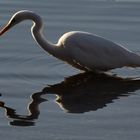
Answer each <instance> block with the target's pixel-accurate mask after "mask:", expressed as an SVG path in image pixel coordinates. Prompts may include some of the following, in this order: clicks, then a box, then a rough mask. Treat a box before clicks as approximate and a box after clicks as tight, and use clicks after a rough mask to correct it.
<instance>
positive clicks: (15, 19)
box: [0, 10, 41, 36]
mask: <svg viewBox="0 0 140 140" xmlns="http://www.w3.org/2000/svg"><path fill="white" fill-rule="evenodd" d="M26 19H31V20H33V21H36V20H38V22H39V21H41V19H40V17H39V16H38V15H37V14H35V13H33V12H32V11H28V10H22V11H18V12H17V13H15V14H14V15H13V16H12V17H11V19H10V20H9V22H8V23H7V24H6V25H5V26H4V27H3V29H2V30H1V31H0V36H1V35H3V34H4V33H5V32H6V31H8V30H9V29H10V28H12V27H13V26H15V25H16V24H18V23H20V22H21V21H23V20H26Z"/></svg>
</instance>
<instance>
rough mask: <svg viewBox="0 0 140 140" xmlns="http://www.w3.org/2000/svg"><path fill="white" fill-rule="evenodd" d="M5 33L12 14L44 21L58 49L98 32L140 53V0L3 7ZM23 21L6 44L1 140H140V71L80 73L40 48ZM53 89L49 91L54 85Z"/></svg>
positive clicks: (1, 68)
mask: <svg viewBox="0 0 140 140" xmlns="http://www.w3.org/2000/svg"><path fill="white" fill-rule="evenodd" d="M0 7H1V8H0V26H1V27H2V26H3V25H4V24H5V23H6V22H7V21H8V19H9V18H10V17H11V15H12V14H13V13H15V12H16V11H18V10H23V9H28V10H32V11H35V12H37V13H38V14H40V15H41V16H42V18H43V20H44V22H45V29H44V34H45V36H46V38H47V39H48V40H50V41H52V42H54V43H56V42H57V40H58V38H59V37H60V36H61V35H62V34H63V33H65V32H67V31H70V30H83V31H88V32H92V33H95V34H98V35H101V36H104V37H105V38H108V39H110V40H112V41H114V42H117V43H120V44H122V45H124V46H125V47H127V48H128V49H131V50H133V51H134V52H137V53H139V52H140V47H139V44H140V1H139V0H137V1H136V0H116V1H115V0H99V1H97V0H71V1H66V0H59V1H58V0H39V1H33V0H24V1H20V0H12V1H7V0H5V1H3V2H2V1H0ZM31 24H32V23H31V22H27V21H26V22H23V23H21V24H20V25H17V26H16V27H15V28H13V29H11V30H10V31H9V32H8V33H6V34H5V35H4V36H2V37H1V39H0V93H1V97H0V106H1V108H0V137H1V139H3V140H8V139H11V138H13V139H15V140H19V139H20V140H24V139H37V140H41V139H51V140H85V139H86V140H93V139H95V140H98V139H99V140H100V139H101V140H118V139H120V140H132V139H135V140H139V137H140V119H139V118H140V110H139V107H140V80H139V79H137V80H131V79H124V77H139V75H140V69H125V68H123V69H118V70H115V71H113V73H114V74H117V75H118V76H117V77H116V76H108V75H104V74H101V75H92V74H90V73H86V74H80V71H78V70H76V69H74V68H72V67H71V66H69V65H67V64H65V63H63V62H61V61H59V60H57V59H56V58H53V57H52V56H50V55H49V54H47V53H45V52H44V51H43V50H42V49H41V48H39V47H38V46H37V45H36V43H35V42H34V40H33V39H32V37H31V34H30V26H31ZM49 85H50V86H49Z"/></svg>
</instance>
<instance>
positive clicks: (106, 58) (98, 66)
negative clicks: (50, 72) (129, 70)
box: [0, 10, 140, 71]
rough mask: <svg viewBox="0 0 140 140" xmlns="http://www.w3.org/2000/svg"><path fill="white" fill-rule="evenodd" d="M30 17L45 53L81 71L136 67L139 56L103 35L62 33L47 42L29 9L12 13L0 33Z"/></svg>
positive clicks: (139, 60) (38, 20)
mask: <svg viewBox="0 0 140 140" xmlns="http://www.w3.org/2000/svg"><path fill="white" fill-rule="evenodd" d="M27 19H29V20H33V22H34V25H33V27H32V28H31V32H32V35H33V38H34V39H35V40H36V42H37V43H38V44H39V45H40V46H41V47H42V48H43V49H44V50H45V51H47V52H48V53H50V54H52V55H53V56H55V57H57V58H59V59H61V60H63V61H66V62H67V63H69V64H71V65H72V66H74V67H76V68H78V69H81V70H84V71H108V70H111V69H115V68H121V67H124V66H129V67H139V66H140V56H139V55H138V54H135V53H133V52H131V51H130V50H128V49H126V48H124V47H123V46H120V45H118V44H116V43H114V42H112V41H109V40H107V39H105V38H103V37H100V36H97V35H94V34H91V33H87V32H81V31H71V32H68V33H65V34H64V35H63V36H62V37H61V38H60V39H59V41H58V43H57V44H52V43H49V42H48V41H46V40H45V38H44V36H43V35H42V32H41V30H42V26H43V22H42V19H41V18H40V16H39V15H37V14H35V13H33V12H31V11H27V10H24V11H19V12H17V13H16V14H14V15H13V17H12V18H11V19H10V21H9V22H8V24H7V25H6V26H5V27H4V28H3V29H2V30H1V32H0V35H2V34H3V33H4V32H6V31H7V30H8V29H10V28H11V27H13V26H14V25H16V24H17V23H19V22H21V21H23V20H27Z"/></svg>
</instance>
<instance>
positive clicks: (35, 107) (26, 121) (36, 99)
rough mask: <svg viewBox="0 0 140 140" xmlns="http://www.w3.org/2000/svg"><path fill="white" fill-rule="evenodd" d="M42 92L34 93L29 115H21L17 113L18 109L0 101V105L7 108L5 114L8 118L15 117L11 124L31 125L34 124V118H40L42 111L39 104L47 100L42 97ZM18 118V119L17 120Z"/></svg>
mask: <svg viewBox="0 0 140 140" xmlns="http://www.w3.org/2000/svg"><path fill="white" fill-rule="evenodd" d="M42 94H43V93H42V92H39V93H35V94H33V95H32V97H31V98H32V101H31V103H29V105H28V111H29V115H19V114H17V113H16V110H15V109H13V108H10V107H7V106H5V105H4V103H3V102H0V106H1V107H2V108H4V109H5V112H6V113H5V114H6V116H7V117H8V118H11V119H13V121H12V122H11V123H10V124H11V125H20V126H22V125H23V126H25V125H27V126H29V125H34V122H33V121H34V120H35V119H38V117H39V114H40V111H39V105H40V103H42V102H44V101H46V100H45V99H43V98H41V97H40V96H41V95H42ZM15 119H16V120H15Z"/></svg>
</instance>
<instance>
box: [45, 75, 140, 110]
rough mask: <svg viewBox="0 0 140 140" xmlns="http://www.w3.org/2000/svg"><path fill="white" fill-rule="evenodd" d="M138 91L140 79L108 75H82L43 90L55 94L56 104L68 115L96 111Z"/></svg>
mask: <svg viewBox="0 0 140 140" xmlns="http://www.w3.org/2000/svg"><path fill="white" fill-rule="evenodd" d="M138 89H140V79H132V78H121V77H117V76H115V75H114V76H112V75H108V74H103V73H102V74H93V73H82V74H78V75H76V76H72V77H69V78H66V79H65V80H64V81H63V82H61V83H59V84H56V85H52V86H50V87H46V88H44V90H43V92H46V93H51V94H56V95H57V98H56V103H57V104H58V105H59V106H60V107H61V108H62V109H64V110H65V111H66V112H68V113H84V112H89V111H96V110H97V109H101V108H103V107H106V106H107V104H109V103H113V102H114V100H115V99H118V98H120V97H122V96H128V95H129V94H132V93H134V91H136V90H138Z"/></svg>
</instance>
